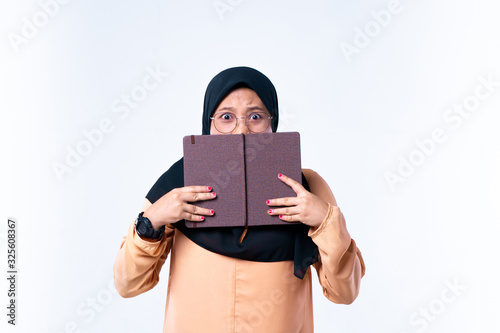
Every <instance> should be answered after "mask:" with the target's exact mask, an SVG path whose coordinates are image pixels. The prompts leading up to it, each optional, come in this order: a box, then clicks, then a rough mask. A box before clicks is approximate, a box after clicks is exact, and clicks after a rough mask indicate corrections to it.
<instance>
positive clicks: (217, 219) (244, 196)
mask: <svg viewBox="0 0 500 333" xmlns="http://www.w3.org/2000/svg"><path fill="white" fill-rule="evenodd" d="M183 146H184V185H185V186H189V185H208V186H212V188H213V190H212V191H213V192H216V193H217V198H215V199H212V200H206V201H198V202H195V203H194V204H195V205H197V206H200V207H204V208H212V209H214V210H215V215H214V216H205V221H204V222H190V221H186V226H188V227H195V228H196V227H198V228H201V227H233V226H245V224H246V223H248V226H256V225H276V224H283V225H288V224H290V223H289V222H284V221H281V220H280V219H279V218H278V216H270V215H269V214H267V210H268V209H269V208H273V207H269V206H268V205H267V204H266V200H267V199H273V198H283V197H295V196H296V194H295V192H294V191H293V190H292V189H291V188H290V187H289V186H288V185H286V184H285V183H283V182H282V181H281V180H279V179H278V177H277V175H278V173H283V174H285V175H287V176H289V177H291V178H293V179H295V180H296V181H298V182H299V183H302V175H301V164H300V136H299V133H297V132H283V133H259V134H227V135H189V136H185V137H184V139H183Z"/></svg>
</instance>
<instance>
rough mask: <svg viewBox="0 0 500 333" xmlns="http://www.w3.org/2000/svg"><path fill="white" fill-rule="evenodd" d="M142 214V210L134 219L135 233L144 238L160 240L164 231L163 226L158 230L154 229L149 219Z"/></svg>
mask: <svg viewBox="0 0 500 333" xmlns="http://www.w3.org/2000/svg"><path fill="white" fill-rule="evenodd" d="M143 215H144V212H140V213H139V216H138V217H137V220H136V221H135V231H136V232H137V234H138V235H139V236H141V237H144V238H149V239H155V240H160V239H161V237H162V236H163V233H164V232H165V226H162V227H161V229H160V230H155V229H154V228H153V224H152V223H151V221H150V220H149V219H148V218H147V217H145V216H143Z"/></svg>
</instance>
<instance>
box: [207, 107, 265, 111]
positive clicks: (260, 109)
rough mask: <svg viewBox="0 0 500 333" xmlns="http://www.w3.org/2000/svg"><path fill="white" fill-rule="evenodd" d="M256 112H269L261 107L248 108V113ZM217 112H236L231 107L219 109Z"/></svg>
mask: <svg viewBox="0 0 500 333" xmlns="http://www.w3.org/2000/svg"><path fill="white" fill-rule="evenodd" d="M255 110H259V111H263V112H266V111H267V110H265V109H263V108H261V107H260V106H251V107H249V108H247V112H248V111H255ZM217 111H234V108H233V107H231V106H226V107H223V108H220V109H217Z"/></svg>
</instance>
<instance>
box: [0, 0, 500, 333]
mask: <svg viewBox="0 0 500 333" xmlns="http://www.w3.org/2000/svg"><path fill="white" fill-rule="evenodd" d="M46 2H49V1H48V0H45V1H42V2H41V3H46ZM214 3H215V4H216V3H222V4H226V6H229V9H231V10H229V9H228V7H226V9H228V10H226V11H224V12H221V11H219V12H218V11H217V10H216V9H215V7H214ZM389 4H390V2H389V1H379V0H377V1H366V0H365V1H357V2H348V1H308V2H306V1H273V2H270V1H263V0H253V1H244V0H243V1H237V0H232V1H228V0H222V1H219V2H214V1H212V0H203V1H202V0H195V1H182V2H181V1H144V2H139V1H128V0H127V1H119V2H118V1H115V2H103V1H96V0H87V1H77V0H73V1H71V2H69V3H67V4H61V5H58V7H59V8H58V10H57V12H53V13H52V16H50V17H49V16H48V15H46V14H43V13H44V12H43V9H42V7H41V5H40V3H39V2H38V1H14V0H2V1H1V4H0V52H1V53H0V57H1V58H0V85H1V86H0V110H1V118H0V126H1V131H0V145H1V155H0V156H1V168H2V169H1V175H0V177H1V197H0V200H1V201H0V204H1V206H0V218H1V221H2V222H1V226H0V234H1V238H0V243H1V244H0V248H1V253H2V254H1V255H0V257H1V258H2V259H1V260H0V267H1V269H2V272H5V273H2V274H1V276H2V278H1V279H0V281H1V282H0V295H1V297H0V304H1V305H2V309H3V310H1V311H0V314H1V316H0V318H2V319H1V327H2V328H1V330H2V331H4V329H5V328H8V330H7V331H8V332H57V333H60V332H65V329H66V331H68V332H69V331H73V328H75V331H78V330H79V331H80V332H160V331H161V330H162V326H163V317H164V308H165V296H166V285H167V280H168V279H167V277H168V262H167V263H166V264H165V266H164V268H163V270H162V272H161V275H160V283H159V284H158V286H156V287H155V288H154V289H153V290H152V291H149V292H147V293H145V294H143V295H140V296H138V297H135V298H132V299H123V298H121V297H120V296H118V295H117V294H115V293H112V289H113V288H112V287H110V286H109V284H110V282H111V281H112V267H113V264H114V261H115V258H116V255H117V252H118V249H119V245H120V242H121V240H122V237H123V236H125V235H126V232H127V228H128V226H129V224H130V223H131V222H132V221H133V220H134V218H135V216H136V215H137V213H138V212H139V210H140V208H141V206H142V203H143V201H144V196H145V195H146V193H147V191H148V190H149V189H150V188H151V186H152V185H153V184H154V182H155V181H156V180H157V178H158V177H159V176H160V175H161V174H162V173H163V172H164V171H165V170H167V169H168V167H170V165H171V164H172V163H173V162H175V161H177V160H178V159H179V158H180V157H181V156H182V143H181V141H182V137H183V136H184V135H188V134H201V114H202V104H203V95H204V91H205V88H206V86H207V84H208V82H209V81H210V79H211V78H212V77H213V76H214V75H216V74H217V73H218V72H220V71H221V70H223V69H225V68H228V67H232V66H238V65H245V66H250V67H254V68H256V69H258V70H260V71H262V72H263V73H265V74H266V75H267V76H268V77H269V78H270V79H271V81H272V82H273V83H274V84H275V86H276V89H277V91H278V98H279V104H280V125H279V127H278V131H298V132H300V133H301V140H302V147H301V148H302V166H303V167H304V168H311V169H313V170H315V171H317V172H318V173H319V174H320V175H321V176H322V177H323V178H324V179H325V180H326V181H327V182H328V183H329V185H330V187H331V188H332V191H333V193H334V194H335V196H336V198H337V202H338V205H339V207H340V208H341V209H342V211H343V213H344V216H345V217H346V220H347V223H348V229H349V231H350V233H351V236H352V237H353V238H354V239H355V240H356V242H357V244H358V246H359V248H360V249H361V251H362V253H363V257H364V260H365V263H366V269H367V270H366V275H365V277H364V278H363V279H362V286H361V292H360V295H359V297H358V298H357V300H356V301H355V302H354V303H353V304H352V305H349V306H345V305H336V304H332V303H330V302H329V301H327V300H326V298H324V297H323V295H322V293H321V290H320V288H319V284H318V282H317V280H316V279H315V280H314V281H313V282H314V290H313V292H314V312H315V328H316V331H317V332H363V333H364V332H384V333H385V332H394V333H402V332H407V333H411V332H423V331H425V332H493V331H494V329H493V328H492V325H495V324H496V323H497V320H496V319H494V318H495V316H496V315H497V314H498V313H499V311H500V306H499V302H498V296H499V287H498V282H497V279H496V277H497V275H496V273H497V272H498V269H497V262H498V258H497V256H496V255H497V254H498V253H499V250H500V246H499V245H498V241H497V238H498V236H499V222H500V209H499V206H498V203H499V202H500V200H499V199H500V191H499V189H500V176H499V173H498V170H499V169H500V149H499V148H500V131H499V130H498V127H499V125H500V116H499V106H500V86H498V82H500V61H499V59H500V45H499V43H500V38H499V35H498V32H499V31H500V20H498V10H499V6H498V4H497V2H495V1H478V0H475V1H472V0H471V1H463V0H462V1H460V0H459V1H457V0H454V1H452V0H444V1H431V0H418V1H417V0H401V1H400V2H399V4H398V5H395V6H394V8H397V10H395V12H397V13H392V14H391V16H390V18H388V16H385V22H384V24H380V23H377V21H376V20H375V16H377V14H373V13H379V15H378V16H379V17H380V15H381V14H380V13H381V12H380V11H381V10H385V11H386V12H385V13H387V8H388V6H389V7H391V5H389ZM391 8H393V7H391ZM52 10H53V11H55V9H54V7H53V6H52ZM40 13H41V14H40ZM389 13H390V12H389ZM37 15H38V16H37ZM44 15H45V18H48V20H45V21H44ZM23 18H25V19H23ZM34 18H37V19H38V21H37V22H38V23H37V24H38V25H39V27H38V28H36V26H35V28H36V30H35V31H33V30H32V31H31V36H29V38H26V39H24V40H23V41H22V42H19V44H17V45H15V43H12V41H11V40H12V39H13V38H14V37H13V36H17V38H18V39H17V40H18V41H19V40H20V39H19V38H24V37H22V31H23V27H24V29H25V30H26V29H27V28H26V27H25V25H26V24H27V23H26V21H29V22H33V20H34ZM379 20H380V18H379ZM365 29H368V32H369V34H370V35H371V37H370V36H368V37H365V39H364V40H363V38H362V37H360V33H359V31H360V30H361V31H365ZM370 29H371V30H370ZM28 30H29V29H28ZM25 33H26V31H25ZM343 43H344V44H343ZM347 44H349V45H351V47H356V48H357V51H356V52H357V53H352V54H350V55H348V54H345V52H343V51H342V45H343V47H344V48H345V47H346V45H347ZM351 50H352V49H351ZM157 67H158V68H159V69H160V70H161V71H162V72H168V77H166V78H164V79H163V80H162V82H161V83H159V84H158V86H157V87H156V89H154V90H152V91H149V92H148V94H147V96H146V97H145V98H144V100H143V101H141V102H140V103H138V105H137V107H135V108H133V109H131V110H130V113H129V114H128V115H126V116H124V113H116V112H113V103H116V101H118V102H117V103H120V99H121V96H122V95H123V94H130V93H131V92H132V91H133V89H139V88H137V87H138V86H141V84H142V80H143V78H144V77H145V76H146V75H147V74H148V68H150V69H155V68H157ZM488 77H490V78H491V80H492V81H494V82H497V83H496V86H493V87H492V88H490V89H491V91H488V90H487V89H486V88H485V87H482V88H478V89H480V91H481V92H482V93H483V95H484V94H486V93H488V94H487V95H488V96H487V97H485V98H483V99H482V100H480V101H479V102H478V104H477V105H475V106H474V108H473V109H474V110H473V111H471V112H470V113H466V117H463V118H460V119H461V120H460V123H459V122H458V120H454V121H453V122H450V121H449V120H448V121H446V119H445V115H446V114H447V112H449V110H450V108H453V106H454V105H456V104H463V103H464V101H469V102H470V103H473V102H474V100H475V101H478V99H477V98H476V97H474V96H475V92H476V87H478V86H479V85H481V79H480V78H483V79H485V80H487V78H488ZM483 95H481V96H483ZM475 98H476V99H475ZM119 105H121V106H123V105H124V104H123V103H121V104H119ZM471 105H472V104H471ZM115 106H116V105H115ZM470 108H472V107H470ZM120 116H122V117H120ZM448 116H451V114H449V115H448ZM454 116H455V117H458V116H457V115H454ZM106 118H107V119H109V121H110V122H111V123H112V126H113V127H112V128H113V130H112V131H111V132H110V133H106V134H104V135H103V138H102V140H100V142H99V143H98V144H96V145H93V146H92V150H91V151H90V153H88V154H87V156H84V157H83V158H82V160H81V161H80V163H78V165H76V166H75V167H73V168H71V170H72V172H67V173H63V174H62V175H60V177H59V178H60V179H59V178H58V176H57V175H56V172H55V171H54V163H61V164H66V162H65V160H66V158H67V154H68V150H67V149H68V147H69V148H71V149H76V147H77V146H78V145H84V143H82V142H83V141H85V140H86V137H85V136H84V134H83V131H90V130H92V129H96V128H98V127H99V124H100V122H101V121H102V120H103V119H106ZM455 119H457V118H455ZM437 129H441V131H442V133H443V136H444V137H445V138H446V139H445V140H442V141H441V142H438V143H435V144H434V148H433V149H431V148H428V150H429V151H428V154H427V155H424V153H423V152H422V149H421V148H419V147H418V145H417V143H416V141H419V142H423V141H425V140H429V139H430V138H432V133H433V131H435V130H437ZM428 147H430V146H429V145H428ZM410 157H411V158H413V161H416V162H418V163H417V164H419V165H417V166H416V167H414V170H413V172H410V171H408V169H407V170H406V171H407V174H405V176H404V177H402V178H400V180H401V181H400V182H397V183H396V184H395V185H394V186H393V187H391V186H390V185H389V182H388V181H387V179H386V176H387V174H388V173H392V174H393V175H394V174H398V168H400V169H401V168H402V167H401V166H400V164H401V163H402V162H401V160H402V159H404V160H408V159H410ZM8 217H13V218H15V219H16V220H17V223H18V232H17V234H18V257H17V260H18V269H19V274H18V286H17V288H18V299H17V302H18V308H17V323H18V325H17V326H16V327H11V325H7V323H6V321H7V317H6V315H5V314H6V312H7V310H6V309H5V306H4V305H6V304H7V301H8V299H7V289H8V286H7V280H6V279H5V278H3V276H4V275H6V271H7V267H6V261H7V260H6V257H7V254H6V251H7V248H6V244H7V238H6V234H7V218H8ZM314 275H315V272H314ZM449 284H458V285H460V287H459V288H458V289H456V288H455V289H453V290H452V289H450V287H449ZM443 295H445V296H444V297H445V299H443V298H442V297H443ZM445 301H446V302H445ZM93 302H94V303H93ZM92 304H94V305H92ZM426 308H430V310H428V311H429V315H428V317H427V319H425V318H426V317H425V316H423V315H421V314H420V313H421V311H425V310H424V309H426ZM72 327H73V328H72ZM67 328H69V329H67Z"/></svg>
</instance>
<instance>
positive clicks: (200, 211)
mask: <svg viewBox="0 0 500 333" xmlns="http://www.w3.org/2000/svg"><path fill="white" fill-rule="evenodd" d="M183 209H184V211H185V212H187V213H191V214H192V215H205V216H212V215H214V214H215V211H214V210H213V209H211V208H203V207H199V206H196V205H190V204H185V205H184V206H183Z"/></svg>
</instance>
